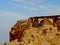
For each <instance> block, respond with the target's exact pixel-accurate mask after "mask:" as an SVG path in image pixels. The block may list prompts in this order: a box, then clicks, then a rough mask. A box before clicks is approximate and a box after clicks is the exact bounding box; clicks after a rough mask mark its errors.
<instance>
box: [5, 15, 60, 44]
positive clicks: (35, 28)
mask: <svg viewBox="0 0 60 45" xmlns="http://www.w3.org/2000/svg"><path fill="white" fill-rule="evenodd" d="M58 17H59V16H43V17H30V18H29V19H28V20H24V21H23V20H22V21H21V20H20V21H17V23H16V24H15V25H14V26H13V27H12V28H11V31H10V32H9V36H10V41H9V42H6V43H5V45H60V32H59V31H60V18H58Z"/></svg>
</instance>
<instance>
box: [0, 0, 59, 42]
mask: <svg viewBox="0 0 60 45" xmlns="http://www.w3.org/2000/svg"><path fill="white" fill-rule="evenodd" d="M55 14H60V0H0V42H5V41H8V40H9V31H10V28H11V27H12V26H13V25H14V24H15V23H16V21H17V20H19V19H27V18H28V17H30V16H42V15H55Z"/></svg>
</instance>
